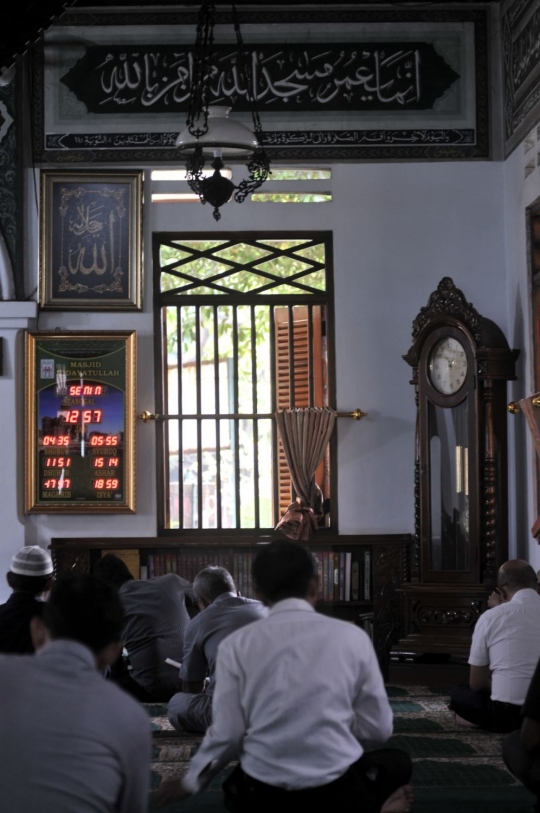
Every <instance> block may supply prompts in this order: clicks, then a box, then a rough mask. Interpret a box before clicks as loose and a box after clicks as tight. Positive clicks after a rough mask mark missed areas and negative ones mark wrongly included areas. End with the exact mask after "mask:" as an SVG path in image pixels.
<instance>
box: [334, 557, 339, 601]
mask: <svg viewBox="0 0 540 813" xmlns="http://www.w3.org/2000/svg"><path fill="white" fill-rule="evenodd" d="M333 600H334V601H339V553H338V552H337V551H334V591H333Z"/></svg>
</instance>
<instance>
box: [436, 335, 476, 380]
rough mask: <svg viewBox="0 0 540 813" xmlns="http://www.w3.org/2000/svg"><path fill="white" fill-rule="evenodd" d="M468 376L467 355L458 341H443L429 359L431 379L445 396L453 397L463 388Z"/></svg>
mask: <svg viewBox="0 0 540 813" xmlns="http://www.w3.org/2000/svg"><path fill="white" fill-rule="evenodd" d="M466 375H467V354H466V353H465V350H464V348H463V345H462V344H461V343H460V342H458V340H457V339H453V338H451V337H450V336H448V337H447V338H445V339H441V340H440V341H439V342H437V344H436V345H435V347H434V348H433V350H432V351H431V355H430V357H429V379H430V381H431V383H432V385H433V386H434V387H435V389H437V390H439V392H442V393H443V395H453V394H454V393H455V392H457V391H458V390H459V389H461V387H462V386H463V384H464V382H465V376H466Z"/></svg>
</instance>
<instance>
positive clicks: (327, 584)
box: [313, 547, 371, 601]
mask: <svg viewBox="0 0 540 813" xmlns="http://www.w3.org/2000/svg"><path fill="white" fill-rule="evenodd" d="M313 558H314V559H315V562H316V565H317V570H318V574H319V600H321V601H371V548H364V547H362V548H360V547H358V548H353V550H349V551H333V550H315V551H313Z"/></svg>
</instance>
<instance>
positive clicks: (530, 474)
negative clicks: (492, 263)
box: [504, 135, 540, 569]
mask: <svg viewBox="0 0 540 813" xmlns="http://www.w3.org/2000/svg"><path fill="white" fill-rule="evenodd" d="M534 141H535V139H534V135H533V146H532V147H531V149H528V150H527V152H526V151H525V147H524V145H523V144H521V145H520V146H519V147H518V148H517V149H516V150H515V151H514V152H513V153H512V155H511V156H510V157H509V158H508V159H507V160H506V162H505V164H504V205H505V211H504V220H505V241H506V247H505V250H506V266H507V278H508V283H507V284H508V326H509V334H508V335H509V340H510V342H511V343H513V345H514V347H520V348H521V357H520V359H519V362H518V368H517V369H518V380H517V381H516V382H515V383H514V384H513V385H512V386H511V400H518V399H520V398H525V397H527V396H528V395H531V394H532V392H534V372H533V357H532V346H533V345H532V321H531V316H532V313H531V297H530V278H529V265H528V257H527V234H526V208H527V206H529V205H530V204H531V203H533V202H534V201H535V200H536V199H538V198H540V168H538V167H537V168H536V169H535V170H534V171H533V172H532V173H531V174H530V175H529V176H528V177H527V178H525V165H526V164H527V163H529V162H530V161H531V160H532V161H533V164H534V163H536V153H537V149H538V147H537V146H536V145H535V143H534ZM509 427H510V436H509V437H510V461H509V462H510V471H511V489H510V510H511V514H510V538H511V539H515V540H516V553H517V555H519V556H522V557H523V558H526V559H528V560H529V561H530V562H531V564H532V565H533V567H535V569H538V568H539V567H540V550H539V548H538V544H537V543H536V541H535V540H534V539H533V537H532V535H531V532H530V529H531V526H532V525H533V523H534V522H535V520H536V518H537V515H538V509H537V506H536V495H535V488H536V485H535V484H536V471H535V452H534V449H533V447H532V444H531V439H530V436H529V432H528V430H527V427H526V425H525V419H524V418H523V416H521V415H517V416H514V418H511V419H510V421H509Z"/></svg>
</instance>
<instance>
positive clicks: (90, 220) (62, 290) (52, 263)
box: [39, 170, 143, 310]
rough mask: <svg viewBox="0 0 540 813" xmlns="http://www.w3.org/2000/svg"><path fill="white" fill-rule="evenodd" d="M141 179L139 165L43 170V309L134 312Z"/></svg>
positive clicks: (139, 277) (138, 295)
mask: <svg viewBox="0 0 540 813" xmlns="http://www.w3.org/2000/svg"><path fill="white" fill-rule="evenodd" d="M142 179H143V173H142V171H140V170H130V171H123V170H118V171H116V172H68V171H64V172H57V171H43V172H42V175H41V209H40V271H39V287H40V294H39V301H40V305H41V307H42V308H46V309H54V310H140V309H141V307H142V285H143V274H142Z"/></svg>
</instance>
